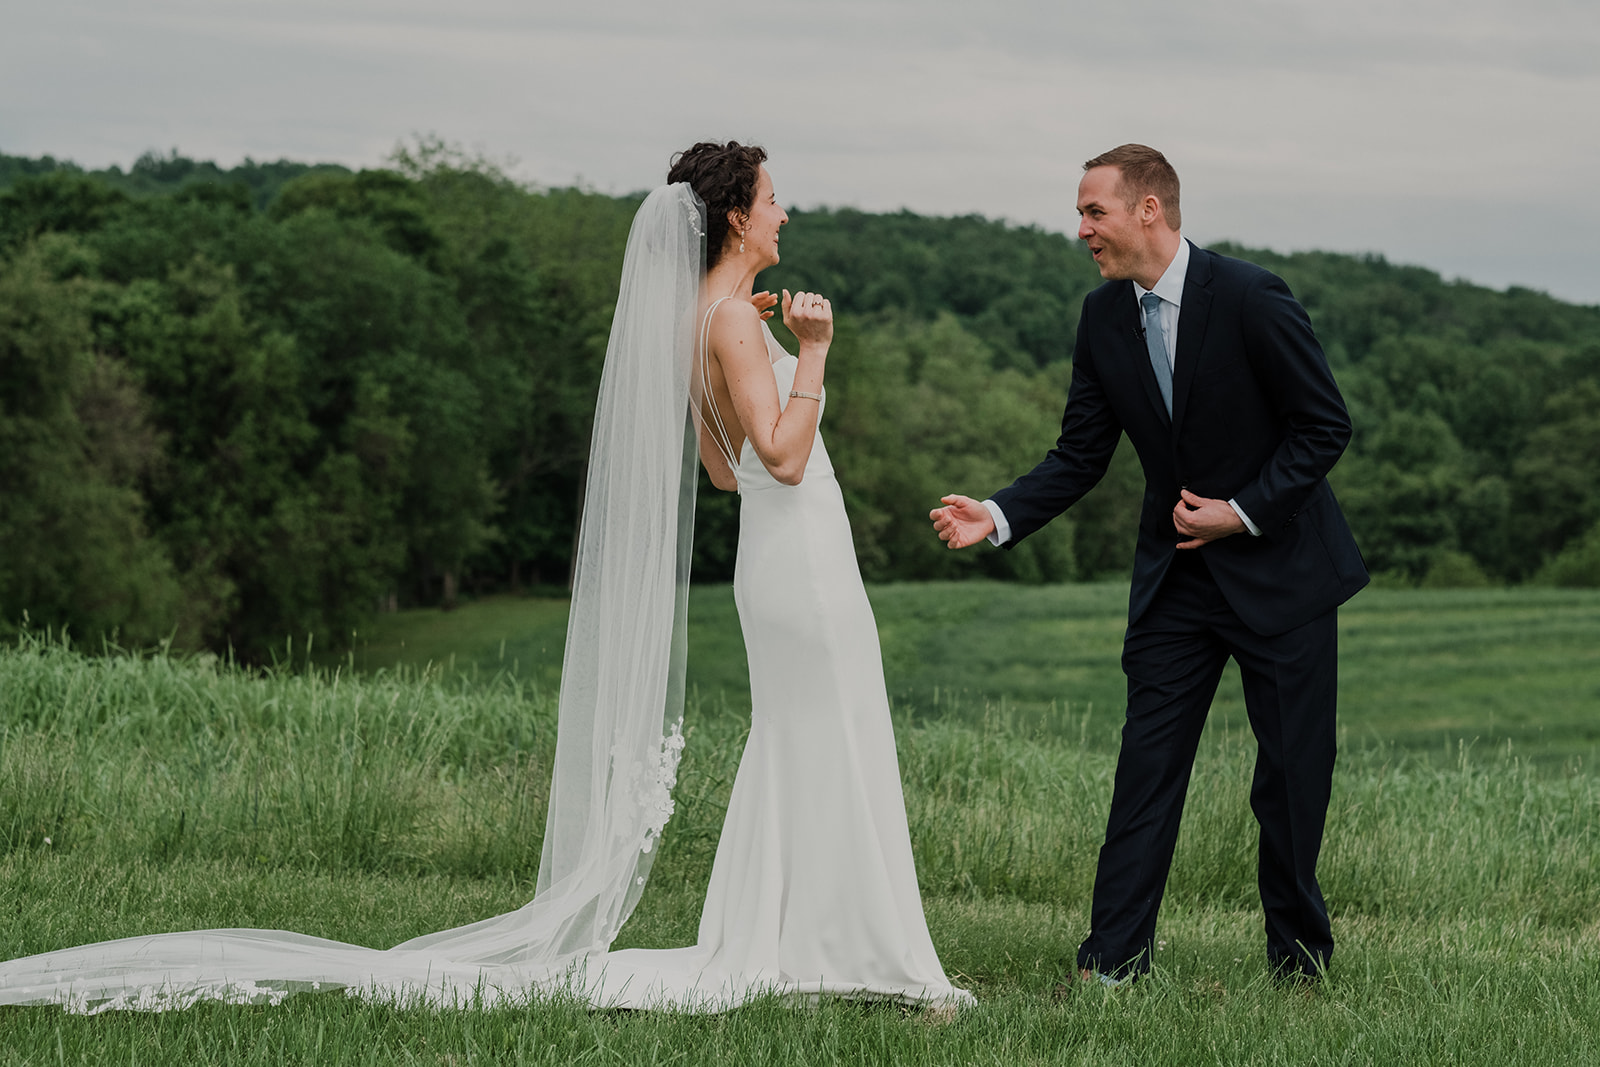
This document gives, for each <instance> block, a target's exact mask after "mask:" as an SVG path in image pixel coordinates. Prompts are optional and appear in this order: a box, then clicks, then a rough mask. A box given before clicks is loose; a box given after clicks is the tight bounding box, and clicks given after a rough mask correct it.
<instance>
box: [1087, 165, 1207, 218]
mask: <svg viewBox="0 0 1600 1067" xmlns="http://www.w3.org/2000/svg"><path fill="white" fill-rule="evenodd" d="M1096 167H1116V168H1117V170H1119V171H1121V172H1122V177H1121V178H1120V179H1119V180H1118V182H1117V191H1118V192H1119V193H1121V194H1122V201H1123V203H1125V204H1127V205H1128V207H1129V208H1132V207H1133V205H1134V204H1136V203H1138V202H1139V201H1140V200H1141V199H1142V198H1144V197H1146V196H1154V197H1155V198H1156V199H1157V200H1159V201H1161V210H1162V212H1163V214H1165V215H1166V217H1167V225H1168V226H1170V227H1172V228H1173V229H1174V230H1176V229H1178V228H1180V226H1181V224H1182V220H1183V216H1182V214H1181V213H1180V212H1179V210H1178V172H1177V171H1175V170H1173V169H1172V164H1171V163H1168V162H1167V157H1166V156H1164V155H1162V154H1161V153H1160V152H1157V151H1156V150H1155V149H1154V148H1151V147H1149V146H1148V145H1142V144H1125V145H1118V146H1117V147H1116V148H1113V149H1112V150H1111V151H1109V152H1102V153H1100V154H1099V155H1098V156H1095V157H1094V158H1093V159H1091V160H1089V162H1087V163H1085V164H1084V165H1083V169H1084V170H1085V171H1090V170H1094V169H1095V168H1096Z"/></svg>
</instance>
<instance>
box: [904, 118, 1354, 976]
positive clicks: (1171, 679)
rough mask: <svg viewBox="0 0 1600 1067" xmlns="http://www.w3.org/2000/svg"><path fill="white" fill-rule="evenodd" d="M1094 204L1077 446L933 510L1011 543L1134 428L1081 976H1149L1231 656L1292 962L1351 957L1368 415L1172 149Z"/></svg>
mask: <svg viewBox="0 0 1600 1067" xmlns="http://www.w3.org/2000/svg"><path fill="white" fill-rule="evenodd" d="M1078 214H1079V216H1080V217H1081V219H1082V222H1081V223H1080V225H1079V227H1078V236H1079V238H1081V239H1082V240H1083V241H1084V242H1085V243H1086V244H1087V245H1088V246H1089V251H1090V252H1091V253H1092V254H1093V255H1094V259H1095V262H1096V263H1097V264H1098V265H1099V267H1100V274H1101V276H1102V277H1104V278H1106V279H1107V282H1106V284H1104V285H1102V286H1100V287H1099V288H1098V289H1096V290H1095V291H1094V292H1092V293H1090V294H1089V295H1088V296H1087V297H1086V298H1084V302H1083V314H1082V317H1081V318H1080V319H1079V322H1078V337H1077V344H1076V347H1075V349H1074V351H1073V357H1072V384H1071V387H1070V391H1069V392H1068V395H1067V407H1066V413H1065V414H1064V415H1063V417H1062V420H1061V437H1060V438H1059V439H1058V440H1057V441H1056V445H1055V447H1054V448H1053V449H1051V450H1050V452H1049V453H1048V454H1047V455H1046V456H1045V457H1044V459H1043V460H1042V461H1041V462H1040V463H1039V465H1038V466H1036V467H1035V468H1034V469H1033V470H1032V471H1030V472H1029V473H1027V474H1025V475H1023V476H1022V477H1021V478H1018V479H1017V480H1016V481H1015V482H1013V483H1012V484H1011V485H1010V486H1008V487H1007V488H1005V489H1003V490H1001V491H1000V492H998V493H996V494H995V495H994V497H993V499H991V500H985V501H982V502H979V501H976V500H973V499H971V498H969V497H964V496H947V497H945V498H944V504H945V506H944V507H942V508H938V509H936V510H934V511H933V512H932V513H931V516H930V517H931V518H932V519H933V523H934V527H935V529H936V530H937V531H938V534H939V536H940V538H942V539H943V540H945V541H946V542H948V543H949V545H950V547H951V548H965V547H966V546H968V545H971V544H975V543H976V542H978V541H980V540H983V539H984V538H987V539H988V540H989V541H991V542H992V543H994V544H997V545H1000V546H1001V547H1004V548H1010V547H1012V546H1014V545H1015V544H1016V543H1017V542H1018V541H1020V540H1022V539H1023V538H1024V537H1027V536H1028V535H1029V534H1031V533H1033V532H1034V531H1035V530H1038V529H1039V528H1040V527H1042V526H1043V525H1044V524H1045V523H1047V522H1049V521H1050V520H1051V519H1053V518H1055V517H1056V516H1057V515H1059V514H1061V513H1062V512H1063V511H1065V510H1066V509H1067V508H1069V507H1071V506H1072V505H1073V504H1074V503H1076V502H1077V501H1078V499H1079V498H1080V497H1082V496H1083V494H1085V493H1087V492H1088V491H1089V490H1090V489H1091V488H1092V487H1093V486H1094V485H1095V483H1096V482H1098V481H1099V480H1100V478H1101V477H1102V476H1103V475H1104V474H1105V471H1106V465H1107V464H1108V463H1109V462H1110V460H1111V454H1112V452H1113V451H1114V450H1115V449H1116V446H1117V442H1118V440H1119V439H1120V438H1121V436H1122V434H1124V433H1126V434H1127V435H1128V439H1129V440H1130V441H1132V442H1133V446H1134V448H1135V450H1137V452H1138V454H1139V461H1140V463H1141V464H1142V465H1143V466H1144V476H1145V492H1144V506H1143V510H1142V512H1141V514H1140V517H1139V539H1138V546H1137V549H1136V551H1135V553H1134V562H1133V587H1132V592H1131V595H1130V597H1129V605H1128V631H1127V635H1126V637H1125V639H1124V644H1123V652H1122V667H1123V671H1124V672H1125V673H1126V674H1127V677H1128V710H1127V721H1126V722H1125V723H1124V725H1123V728H1122V749H1121V754H1120V756H1119V758H1118V761H1117V774H1116V784H1115V786H1114V787H1113V791H1112V797H1111V811H1110V817H1109V819H1108V821H1107V825H1106V839H1105V844H1104V846H1102V848H1101V850H1100V865H1099V868H1098V870H1097V871H1096V874H1095V883H1094V903H1093V910H1092V913H1091V921H1090V931H1089V936H1088V938H1087V939H1086V940H1085V941H1084V942H1083V944H1082V945H1081V946H1080V947H1079V949H1078V966H1079V968H1080V973H1081V975H1082V976H1083V977H1084V978H1086V979H1097V980H1099V981H1101V982H1104V983H1106V984H1115V983H1116V982H1117V981H1119V980H1121V979H1125V978H1128V977H1131V976H1133V975H1137V974H1140V973H1142V972H1144V971H1146V970H1148V969H1149V967H1150V963H1151V957H1152V954H1153V951H1154V939H1155V926H1156V912H1157V910H1158V909H1159V908H1160V906H1161V895H1162V892H1163V890H1164V889H1165V887H1166V881H1167V871H1168V868H1169V867H1170V866H1171V863H1172V851H1173V846H1174V844H1175V843H1176V841H1177V837H1178V821H1179V817H1180V816H1181V814H1182V811H1183V801H1184V793H1185V792H1186V790H1187V788H1188V784H1189V773H1190V769H1191V767H1192V766H1193V763H1194V755H1195V749H1196V747H1197V745H1198V743H1199V739H1200V730H1201V727H1202V726H1203V725H1204V723H1205V717H1206V712H1207V710H1208V709H1209V708H1210V705H1211V700H1212V697H1213V696H1214V695H1215V693H1216V688H1217V682H1218V680H1219V678H1220V677H1221V674H1222V669H1223V666H1224V665H1225V664H1226V662H1227V660H1228V658H1229V657H1232V658H1233V659H1234V660H1235V662H1237V663H1238V665H1239V670H1240V673H1241V675H1242V676H1243V680H1244V697H1245V707H1246V709H1247V710H1248V712H1249V716H1250V725H1251V727H1252V728H1253V729H1254V731H1255V735H1256V740H1257V743H1258V746H1259V747H1258V753H1257V757H1256V768H1255V777H1254V781H1253V783H1252V785H1251V790H1250V806H1251V808H1252V810H1253V811H1254V812H1255V816H1256V819H1257V821H1258V822H1259V823H1260V827H1261V836H1260V853H1259V881H1260V888H1261V904H1262V907H1263V909H1264V910H1265V912H1266V933H1267V957H1268V960H1269V962H1270V964H1271V966H1272V968H1273V970H1274V973H1276V974H1277V975H1279V976H1282V977H1286V978H1292V977H1307V978H1310V977H1315V976H1317V975H1319V974H1320V973H1321V972H1322V971H1323V969H1324V968H1325V967H1326V966H1327V963H1328V958H1329V956H1330V955H1331V954H1332V952H1333V935H1332V932H1331V930H1330V929H1329V925H1328V911H1327V907H1326V906H1325V905H1324V903H1323V900H1322V891H1321V889H1320V888H1319V887H1318V885H1317V873H1316V871H1317V853H1318V851H1319V850H1320V849H1321V846H1322V831H1323V823H1324V820H1325V819H1326V817H1327V810H1328V798H1329V793H1330V788H1331V782H1332V776H1333V762H1334V691H1335V677H1336V672H1337V666H1338V664H1337V658H1338V656H1337V644H1336V639H1337V635H1336V627H1335V615H1336V609H1337V608H1338V605H1340V604H1342V603H1344V601H1346V600H1348V599H1349V598H1350V597H1351V596H1352V595H1353V594H1354V593H1355V592H1356V591H1357V590H1358V589H1360V588H1361V587H1362V586H1364V585H1365V584H1366V583H1367V571H1366V567H1365V565H1364V564H1363V563H1362V560H1361V553H1360V552H1359V551H1358V550H1357V548H1356V543H1355V540H1354V539H1353V538H1352V537H1351V534H1350V528H1349V526H1348V525H1346V523H1345V519H1344V515H1343V514H1342V513H1341V512H1340V510H1339V505H1338V503H1337V502H1336V501H1335V500H1334V498H1333V492H1332V490H1331V489H1329V487H1328V483H1327V481H1326V479H1325V476H1326V475H1327V473H1328V471H1329V470H1330V469H1331V468H1332V467H1333V465H1334V463H1335V461H1337V460H1338V458H1339V455H1340V453H1341V452H1343V451H1344V447H1345V444H1346V443H1347V442H1348V441H1349V440H1350V417H1349V415H1348V414H1347V413H1346V411H1345V406H1344V401H1343V399H1342V398H1341V397H1340V395H1339V389H1338V387H1337V386H1336V385H1335V384H1334V380H1333V375H1332V374H1331V373H1330V372H1329V370H1328V363H1327V360H1326V359H1325V358H1324V357H1323V354H1322V349H1321V347H1320V346H1319V345H1318V344H1317V339H1316V337H1315V336H1313V334H1312V332H1311V323H1310V321H1309V319H1308V318H1307V316H1306V313H1305V310H1304V309H1303V308H1302V307H1301V306H1300V304H1299V303H1298V302H1297V301H1296V300H1295V298H1294V297H1293V296H1292V295H1291V294H1290V292H1289V289H1288V287H1287V286H1285V285H1284V283H1283V282H1282V281H1281V280H1279V279H1278V278H1277V277H1275V276H1273V275H1271V274H1269V273H1267V272H1266V271H1264V270H1262V269H1260V268H1258V267H1255V266H1252V265H1251V264H1249V263H1244V262H1241V261H1239V260H1236V259H1228V258H1226V257H1224V256H1220V255H1217V254H1215V253H1212V252H1208V251H1206V250H1205V249H1202V248H1197V247H1195V246H1194V245H1192V244H1190V243H1189V242H1188V241H1186V240H1184V239H1183V237H1182V236H1181V235H1180V233H1179V230H1178V226H1179V210H1178V176H1177V173H1176V172H1175V171H1174V170H1173V169H1172V166H1171V164H1169V163H1168V162H1167V160H1166V157H1165V156H1163V155H1162V154H1161V153H1160V152H1157V151H1156V150H1154V149H1152V148H1146V147H1145V146H1143V145H1123V146H1122V147H1120V148H1115V149H1113V150H1111V151H1110V152H1107V153H1105V154H1104V155H1101V156H1098V157H1096V158H1094V159H1091V160H1090V161H1089V162H1087V163H1085V164H1084V175H1083V180H1082V181H1081V182H1080V183H1079V185H1078Z"/></svg>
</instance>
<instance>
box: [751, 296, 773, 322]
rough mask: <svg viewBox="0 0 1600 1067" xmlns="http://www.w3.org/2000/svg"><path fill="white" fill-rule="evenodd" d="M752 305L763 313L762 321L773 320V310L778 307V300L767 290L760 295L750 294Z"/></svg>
mask: <svg viewBox="0 0 1600 1067" xmlns="http://www.w3.org/2000/svg"><path fill="white" fill-rule="evenodd" d="M750 303H751V304H752V305H753V306H754V307H755V309H756V310H757V311H759V312H761V319H762V321H766V320H767V319H770V318H772V315H773V309H774V308H775V307H777V305H778V298H777V297H776V296H774V295H773V294H772V293H769V292H767V291H766V290H765V289H763V290H761V292H759V293H751V294H750Z"/></svg>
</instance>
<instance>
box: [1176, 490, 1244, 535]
mask: <svg viewBox="0 0 1600 1067" xmlns="http://www.w3.org/2000/svg"><path fill="white" fill-rule="evenodd" d="M1182 494H1183V499H1181V500H1179V501H1178V505H1177V507H1175V508H1173V509H1172V525H1174V526H1176V527H1177V528H1178V533H1180V534H1182V535H1183V536H1184V537H1187V538H1188V539H1189V540H1187V541H1180V542H1178V547H1179V548H1199V547H1200V546H1201V545H1203V544H1206V543H1207V542H1209V541H1217V540H1220V539H1221V538H1224V537H1230V536H1232V535H1233V534H1236V533H1244V530H1245V525H1244V521H1243V520H1242V519H1240V518H1239V513H1238V512H1237V511H1234V510H1233V505H1232V504H1230V503H1228V502H1227V501H1226V500H1212V499H1211V498H1209V497H1203V496H1195V495H1194V494H1193V493H1191V492H1189V490H1187V489H1184V490H1182Z"/></svg>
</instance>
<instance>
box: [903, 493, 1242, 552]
mask: <svg viewBox="0 0 1600 1067" xmlns="http://www.w3.org/2000/svg"><path fill="white" fill-rule="evenodd" d="M940 500H941V501H942V502H943V503H944V505H945V506H944V507H942V508H934V509H933V510H932V511H930V512H928V518H930V519H932V520H933V529H934V532H935V533H937V534H938V535H939V540H941V541H943V542H944V543H945V544H947V545H949V546H950V547H951V548H966V547H967V546H968V545H975V544H977V543H978V542H979V541H982V540H983V539H984V538H986V537H988V536H989V535H990V534H992V533H994V516H992V515H990V514H989V509H988V508H986V507H984V506H983V505H982V504H981V503H979V502H978V501H976V500H974V499H972V498H971V497H970V496H956V495H954V494H952V495H950V496H946V497H940ZM1224 507H1226V505H1224Z"/></svg>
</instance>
